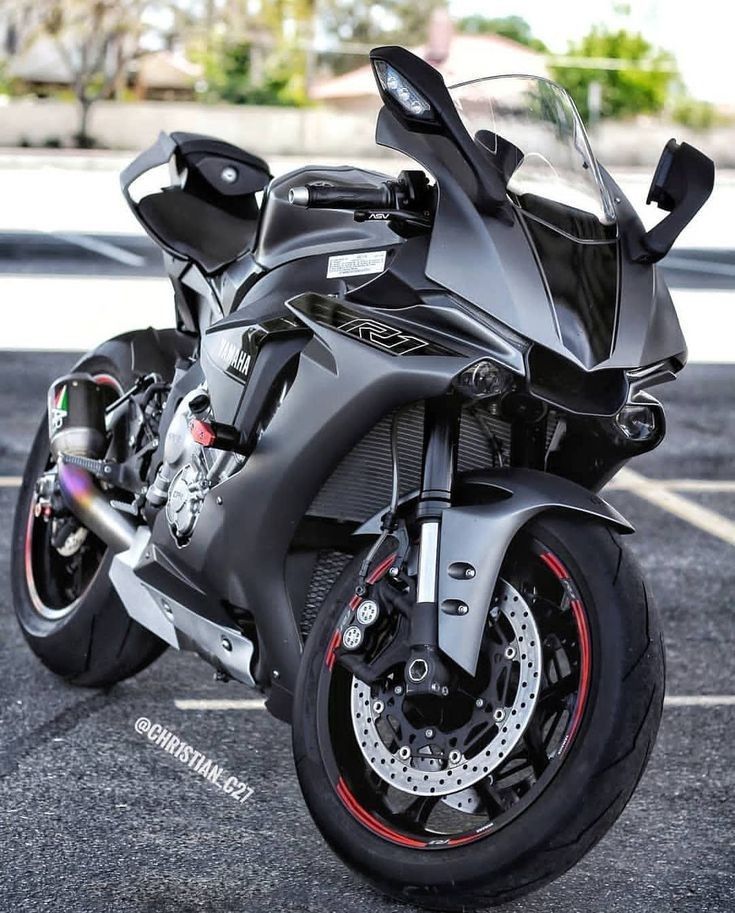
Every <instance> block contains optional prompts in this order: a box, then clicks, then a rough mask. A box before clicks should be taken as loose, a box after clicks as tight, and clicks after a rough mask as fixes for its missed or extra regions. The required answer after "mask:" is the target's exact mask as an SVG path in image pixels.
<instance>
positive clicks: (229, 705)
mask: <svg viewBox="0 0 735 913" xmlns="http://www.w3.org/2000/svg"><path fill="white" fill-rule="evenodd" d="M174 704H175V705H176V709H177V710H264V709H265V701H264V700H259V699H257V698H240V699H239V700H233V699H227V698H206V699H202V700H195V699H187V700H175V701H174Z"/></svg>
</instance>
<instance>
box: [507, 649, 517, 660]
mask: <svg viewBox="0 0 735 913" xmlns="http://www.w3.org/2000/svg"><path fill="white" fill-rule="evenodd" d="M505 658H506V659H515V658H516V648H515V647H508V648H507V649H506V651H505Z"/></svg>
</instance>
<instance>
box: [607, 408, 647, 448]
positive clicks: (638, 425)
mask: <svg viewBox="0 0 735 913" xmlns="http://www.w3.org/2000/svg"><path fill="white" fill-rule="evenodd" d="M615 422H616V423H617V426H618V428H620V430H621V431H622V432H623V434H624V435H625V436H626V437H627V438H629V439H630V440H631V441H647V440H649V438H651V437H653V435H654V434H655V433H656V430H657V429H656V413H655V412H654V411H653V409H651V407H650V406H639V405H636V404H631V405H628V406H623V408H622V409H621V410H620V412H618V414H617V415H616V416H615Z"/></svg>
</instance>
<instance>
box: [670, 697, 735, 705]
mask: <svg viewBox="0 0 735 913" xmlns="http://www.w3.org/2000/svg"><path fill="white" fill-rule="evenodd" d="M664 704H665V705H666V706H667V707H735V694H667V695H666V697H665V698H664Z"/></svg>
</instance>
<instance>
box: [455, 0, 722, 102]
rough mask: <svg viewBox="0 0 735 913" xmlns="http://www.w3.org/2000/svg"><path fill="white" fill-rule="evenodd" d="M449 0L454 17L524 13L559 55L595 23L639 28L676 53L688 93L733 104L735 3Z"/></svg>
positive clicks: (714, 0) (703, 0)
mask: <svg viewBox="0 0 735 913" xmlns="http://www.w3.org/2000/svg"><path fill="white" fill-rule="evenodd" d="M620 5H621V4H617V3H614V2H612V0H515V2H506V0H450V11H451V13H452V15H453V16H455V17H457V18H459V17H461V16H467V15H471V14H472V13H480V14H481V15H483V16H487V17H488V18H493V17H496V16H512V15H516V16H522V17H523V18H524V19H525V20H526V21H527V22H528V23H529V24H530V26H531V29H532V30H533V33H534V34H535V35H536V36H537V37H538V38H540V39H541V40H542V41H544V42H545V43H546V44H547V45H548V46H549V48H550V49H551V50H552V51H553V52H555V53H564V52H565V51H566V49H567V45H568V42H569V41H570V40H575V39H578V38H580V37H582V36H583V35H584V34H585V33H586V32H588V31H589V29H590V28H591V26H593V25H595V24H605V25H610V26H613V27H617V26H620V25H622V26H624V27H626V28H629V29H633V30H636V31H640V32H642V33H643V35H645V37H646V38H648V40H649V41H651V42H652V43H653V44H655V45H658V46H659V47H661V48H664V49H665V50H667V51H671V52H672V53H673V54H674V56H675V57H676V60H677V63H678V64H679V68H680V70H681V72H682V76H683V78H684V82H685V83H686V86H687V89H688V90H689V93H690V94H691V95H693V96H694V97H695V98H700V99H704V100H707V101H712V102H716V103H717V104H724V105H728V106H730V107H732V108H735V5H733V4H731V3H730V2H728V0H697V2H696V3H691V2H684V0H630V2H629V3H628V6H629V8H630V13H629V14H628V15H626V16H621V15H619V14H616V13H615V11H614V8H615V7H616V6H620Z"/></svg>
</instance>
